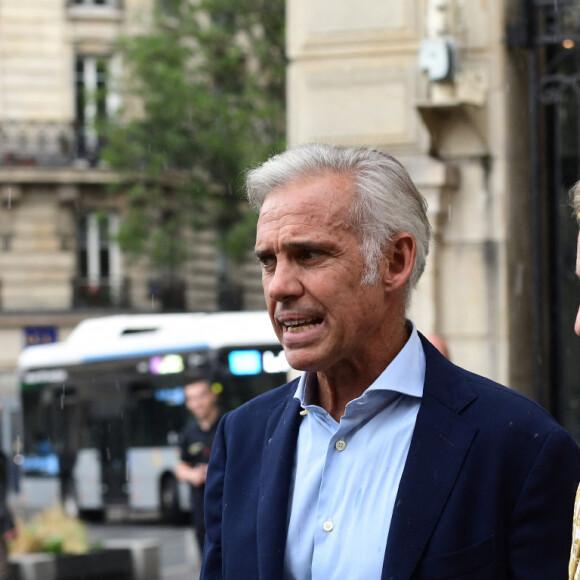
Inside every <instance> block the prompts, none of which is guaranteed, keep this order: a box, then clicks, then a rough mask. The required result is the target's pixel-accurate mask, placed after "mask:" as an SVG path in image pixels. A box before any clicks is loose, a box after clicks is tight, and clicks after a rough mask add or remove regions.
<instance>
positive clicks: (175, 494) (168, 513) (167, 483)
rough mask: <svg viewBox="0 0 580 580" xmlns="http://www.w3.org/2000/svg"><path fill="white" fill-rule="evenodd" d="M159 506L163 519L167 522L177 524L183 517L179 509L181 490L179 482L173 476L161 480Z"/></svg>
mask: <svg viewBox="0 0 580 580" xmlns="http://www.w3.org/2000/svg"><path fill="white" fill-rule="evenodd" d="M159 505H160V507H161V517H162V519H163V520H165V521H166V522H177V521H178V520H179V516H180V515H181V510H180V508H179V488H178V485H177V480H176V479H175V477H173V476H172V475H167V476H165V477H164V478H163V479H162V480H161V488H160V492H159Z"/></svg>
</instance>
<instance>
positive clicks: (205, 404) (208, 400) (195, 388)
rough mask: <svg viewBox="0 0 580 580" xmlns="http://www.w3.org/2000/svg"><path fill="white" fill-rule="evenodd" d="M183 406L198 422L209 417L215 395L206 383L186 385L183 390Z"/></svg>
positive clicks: (198, 382)
mask: <svg viewBox="0 0 580 580" xmlns="http://www.w3.org/2000/svg"><path fill="white" fill-rule="evenodd" d="M184 394H185V406H186V407H187V408H188V409H189V411H190V412H191V413H192V414H193V416H194V417H195V418H196V419H198V420H203V419H206V418H208V417H209V415H210V414H211V412H212V411H213V408H214V406H215V403H216V395H215V393H214V392H213V391H212V390H211V388H210V386H209V383H207V382H206V381H197V382H195V383H191V384H189V385H186V387H185V389H184Z"/></svg>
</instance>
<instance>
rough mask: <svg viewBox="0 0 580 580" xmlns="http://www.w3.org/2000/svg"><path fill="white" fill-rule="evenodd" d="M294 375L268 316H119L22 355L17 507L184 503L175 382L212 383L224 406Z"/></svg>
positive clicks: (170, 516)
mask: <svg viewBox="0 0 580 580" xmlns="http://www.w3.org/2000/svg"><path fill="white" fill-rule="evenodd" d="M289 373H291V369H290V368H289V366H288V363H287V361H286V358H285V356H284V351H283V350H282V348H281V346H280V343H279V342H278V340H277V338H276V335H275V333H274V331H273V329H272V325H271V322H270V320H269V317H268V314H267V313H266V312H232V313H226V312H221V313H207V314H202V313H190V314H189V313H188V314H186V313H184V314H148V315H137V314H135V315H116V316H105V317H100V318H92V319H88V320H85V321H83V322H81V323H80V324H79V325H78V326H77V327H76V328H75V329H73V331H72V332H71V334H70V335H69V337H68V338H67V339H66V340H64V341H62V342H56V343H50V344H43V345H38V346H30V347H27V348H25V349H24V350H23V351H22V353H21V355H20V357H19V377H20V379H19V380H20V396H21V408H22V420H23V431H24V433H23V456H22V465H21V493H20V498H21V501H22V503H23V505H25V506H28V507H29V508H31V509H40V508H43V507H47V506H49V505H51V504H54V503H56V502H61V503H62V504H63V506H64V507H65V510H66V511H67V513H69V514H72V515H78V516H80V517H85V516H86V517H89V516H91V517H98V518H102V517H107V515H110V514H111V512H112V511H113V510H115V511H117V512H119V511H121V513H123V512H124V511H127V513H132V512H138V511H141V512H149V513H151V512H155V513H156V514H159V515H161V516H162V517H163V518H164V519H166V520H174V519H175V518H177V517H179V516H180V515H183V514H184V513H185V512H187V511H188V510H189V490H188V489H187V486H186V484H180V483H178V482H177V480H176V478H175V475H174V469H175V466H176V464H177V462H178V460H179V435H180V431H181V429H182V427H183V426H184V424H185V422H186V421H187V420H188V419H189V414H188V411H187V409H186V408H185V405H184V395H183V386H184V385H185V384H186V383H187V381H188V380H190V379H191V378H192V377H197V376H199V375H203V376H206V377H208V378H209V379H210V381H211V384H212V389H213V390H214V392H216V393H217V394H218V395H219V397H218V400H219V403H220V407H221V409H222V410H223V411H227V410H229V409H233V408H235V407H237V406H239V405H240V404H242V403H244V402H245V401H247V400H249V399H251V398H252V397H254V396H256V395H258V394H260V393H262V392H264V391H266V390H268V389H271V388H273V387H275V386H278V385H281V384H283V383H284V382H286V381H287V378H288V376H289Z"/></svg>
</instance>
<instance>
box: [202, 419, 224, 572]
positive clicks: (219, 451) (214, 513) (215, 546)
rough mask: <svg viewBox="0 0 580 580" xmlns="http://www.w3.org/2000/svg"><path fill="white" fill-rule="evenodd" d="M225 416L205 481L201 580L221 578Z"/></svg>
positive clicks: (217, 434)
mask: <svg viewBox="0 0 580 580" xmlns="http://www.w3.org/2000/svg"><path fill="white" fill-rule="evenodd" d="M226 418H227V414H226V415H224V417H222V419H221V421H220V423H219V425H218V428H217V432H216V436H215V439H214V442H213V445H212V449H211V456H210V460H209V467H208V472H207V480H206V482H205V510H204V511H205V528H206V536H205V546H204V550H203V562H202V568H201V575H200V580H219V579H221V578H222V577H223V570H222V569H223V566H222V503H223V491H224V479H225V469H226V457H227V452H226V445H225V422H226Z"/></svg>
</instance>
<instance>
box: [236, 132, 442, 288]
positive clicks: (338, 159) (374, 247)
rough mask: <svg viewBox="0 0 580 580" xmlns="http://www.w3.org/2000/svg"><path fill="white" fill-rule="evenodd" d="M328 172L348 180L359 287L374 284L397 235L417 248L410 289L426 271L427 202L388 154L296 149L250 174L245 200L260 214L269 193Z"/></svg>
mask: <svg viewBox="0 0 580 580" xmlns="http://www.w3.org/2000/svg"><path fill="white" fill-rule="evenodd" d="M329 173H331V174H338V175H346V176H349V177H351V178H352V182H353V191H354V198H353V203H352V206H351V215H350V221H351V225H352V227H353V230H354V232H355V233H356V235H357V236H358V238H359V240H360V251H361V256H362V259H363V261H364V264H365V270H364V273H363V277H362V280H361V283H362V284H363V285H367V286H372V285H374V284H376V283H377V280H378V264H379V262H380V260H381V258H382V257H383V253H384V252H385V250H386V249H387V248H388V246H389V242H390V241H391V240H392V239H393V238H394V236H396V235H397V234H399V233H402V232H409V233H410V234H411V235H412V236H413V238H414V239H415V242H416V244H417V255H416V259H415V265H414V268H413V271H412V273H411V276H410V278H409V281H408V290H411V289H413V288H414V287H415V286H416V284H417V282H418V280H419V278H420V277H421V274H422V273H423V271H424V269H425V262H426V259H427V254H428V253H429V241H430V238H431V226H430V224H429V220H428V219H427V202H426V200H425V198H424V197H423V196H422V195H421V194H420V193H419V191H418V190H417V188H416V187H415V185H414V183H413V182H412V180H411V178H410V177H409V174H408V173H407V171H406V169H405V168H404V167H403V166H402V165H401V164H400V163H399V162H398V161H397V160H396V159H395V158H394V157H392V156H391V155H388V154H387V153H385V152H383V151H379V150H378V149H373V148H367V147H342V146H338V145H326V144H319V143H314V144H308V145H299V146H296V147H293V148H290V149H288V150H286V151H285V152H283V153H280V154H278V155H275V156H273V157H271V158H270V159H268V161H266V162H265V163H263V164H262V165H260V166H258V167H256V168H255V169H251V170H250V171H248V173H247V175H246V191H247V196H248V201H249V202H250V204H251V205H252V206H253V207H254V208H255V209H256V210H257V211H260V209H261V207H262V204H263V203H264V200H265V199H266V197H267V196H268V194H269V193H270V192H271V191H272V190H274V189H277V188H279V187H283V186H285V185H288V184H290V183H292V182H293V181H297V180H299V179H304V178H306V179H307V178H309V177H317V176H322V175H326V174H329ZM409 294H410V292H407V296H409Z"/></svg>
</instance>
